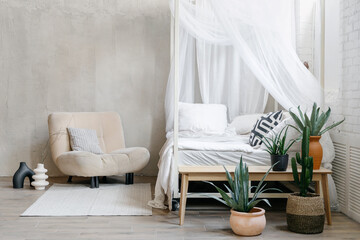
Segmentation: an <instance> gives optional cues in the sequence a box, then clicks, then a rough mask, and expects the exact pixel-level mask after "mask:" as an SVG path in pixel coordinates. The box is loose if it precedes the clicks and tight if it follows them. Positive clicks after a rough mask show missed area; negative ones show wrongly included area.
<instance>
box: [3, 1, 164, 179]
mask: <svg viewBox="0 0 360 240" xmlns="http://www.w3.org/2000/svg"><path fill="white" fill-rule="evenodd" d="M169 22H170V13H169V10H168V1H166V0H109V1H105V0H103V1H102V0H76V1H74V0H52V1H47V0H0V175H12V174H13V173H14V172H15V170H16V169H17V168H18V165H19V162H20V161H25V162H27V163H28V165H29V166H30V167H32V168H35V166H36V164H37V163H38V162H39V161H41V155H42V152H43V151H44V149H46V142H47V139H48V131H47V116H48V114H49V113H51V112H57V111H116V112H118V113H119V114H120V115H121V116H122V118H123V125H124V128H125V138H126V142H127V146H129V147H130V146H144V147H147V148H148V149H149V150H150V152H151V161H150V164H149V165H148V167H146V168H145V169H144V170H143V171H142V173H143V174H146V175H156V174H157V166H156V164H157V161H158V152H159V150H160V148H161V146H162V144H163V143H164V141H165V132H164V129H165V119H164V111H163V104H164V94H165V86H166V81H167V75H168V71H169V48H170V46H169V42H170V40H169V38H170V33H169V32H170V25H169ZM45 167H46V168H48V169H49V175H60V174H61V173H60V172H59V171H58V170H57V168H56V167H55V166H54V164H53V162H52V160H51V159H50V156H49V157H48V158H47V159H46V160H45Z"/></svg>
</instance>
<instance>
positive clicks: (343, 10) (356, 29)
mask: <svg viewBox="0 0 360 240" xmlns="http://www.w3.org/2000/svg"><path fill="white" fill-rule="evenodd" d="M340 35H341V52H342V67H341V78H340V94H339V97H338V99H337V101H336V102H333V103H332V104H331V105H332V106H333V112H334V116H335V118H340V117H342V116H343V117H345V118H346V120H345V122H344V124H343V125H342V126H341V130H342V131H343V132H346V133H353V134H356V135H360V1H358V0H341V1H340ZM325 67H326V66H325Z"/></svg>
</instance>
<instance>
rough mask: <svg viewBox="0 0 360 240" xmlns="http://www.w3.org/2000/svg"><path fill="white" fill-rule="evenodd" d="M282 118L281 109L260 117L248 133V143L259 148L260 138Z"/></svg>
mask: <svg viewBox="0 0 360 240" xmlns="http://www.w3.org/2000/svg"><path fill="white" fill-rule="evenodd" d="M281 119H282V110H281V111H278V112H270V113H268V114H266V115H265V116H262V117H260V118H259V119H258V120H257V122H256V123H255V125H254V128H253V130H251V133H250V139H249V144H250V146H252V147H254V148H259V147H260V145H261V144H262V138H263V136H264V135H265V134H267V133H268V132H269V131H270V130H272V129H273V128H274V127H276V126H277V125H278V124H279V123H280V122H281Z"/></svg>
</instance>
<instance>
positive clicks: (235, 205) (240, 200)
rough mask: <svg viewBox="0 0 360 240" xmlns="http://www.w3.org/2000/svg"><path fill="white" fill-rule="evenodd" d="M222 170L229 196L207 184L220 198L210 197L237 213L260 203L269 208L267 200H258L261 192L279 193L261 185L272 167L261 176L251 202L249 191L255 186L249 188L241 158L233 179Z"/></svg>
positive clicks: (246, 169) (247, 173)
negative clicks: (265, 204)
mask: <svg viewBox="0 0 360 240" xmlns="http://www.w3.org/2000/svg"><path fill="white" fill-rule="evenodd" d="M224 169H225V171H226V178H227V180H228V183H229V186H230V187H228V186H226V185H225V184H224V186H225V188H226V189H227V191H228V192H229V195H230V196H229V195H228V194H227V193H226V192H225V191H224V190H222V189H221V188H219V187H217V186H215V185H214V184H213V183H212V182H208V183H210V184H211V185H213V186H214V187H215V188H216V190H217V191H218V192H219V193H220V195H221V197H222V199H221V198H219V197H214V196H211V197H212V198H214V199H216V200H218V201H219V202H221V203H223V204H225V205H227V206H228V207H230V208H232V209H233V210H235V211H238V212H249V211H250V210H251V209H252V208H253V207H255V206H256V205H257V204H258V203H259V202H261V201H264V202H266V203H267V204H268V205H269V206H270V207H271V205H270V202H269V200H267V199H258V198H259V196H260V195H261V194H262V193H263V192H265V191H268V190H277V191H280V190H279V189H277V188H267V189H265V186H266V184H263V182H264V180H265V178H266V177H267V175H268V174H269V172H270V170H271V169H272V167H270V168H269V170H268V171H267V172H266V174H265V175H264V176H263V178H262V179H261V181H260V182H259V184H258V185H257V186H256V189H255V192H254V196H253V198H252V199H251V200H249V190H251V189H252V188H255V186H253V187H249V169H248V166H247V165H246V163H243V161H242V157H241V158H240V163H239V165H238V166H236V168H235V172H234V179H233V178H232V177H231V174H230V173H229V171H228V170H227V169H226V168H225V167H224Z"/></svg>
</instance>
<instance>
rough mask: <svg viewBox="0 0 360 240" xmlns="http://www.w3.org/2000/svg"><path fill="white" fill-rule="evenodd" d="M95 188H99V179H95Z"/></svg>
mask: <svg viewBox="0 0 360 240" xmlns="http://www.w3.org/2000/svg"><path fill="white" fill-rule="evenodd" d="M95 187H96V188H99V177H95Z"/></svg>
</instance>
